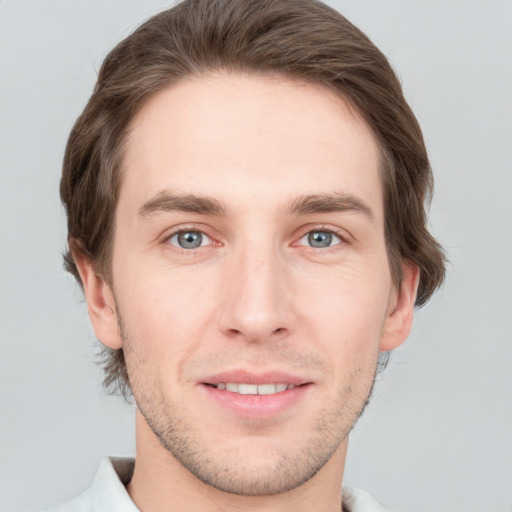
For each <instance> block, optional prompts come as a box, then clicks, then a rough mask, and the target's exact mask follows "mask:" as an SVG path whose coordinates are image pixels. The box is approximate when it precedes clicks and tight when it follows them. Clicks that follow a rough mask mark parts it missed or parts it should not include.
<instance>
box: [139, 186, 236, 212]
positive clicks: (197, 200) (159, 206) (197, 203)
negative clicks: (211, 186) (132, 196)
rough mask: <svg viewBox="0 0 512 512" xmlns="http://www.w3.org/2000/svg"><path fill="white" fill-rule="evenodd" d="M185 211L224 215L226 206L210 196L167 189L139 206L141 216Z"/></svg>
mask: <svg viewBox="0 0 512 512" xmlns="http://www.w3.org/2000/svg"><path fill="white" fill-rule="evenodd" d="M175 211H180V212H187V213H198V214H202V215H225V214H226V208H225V207H224V206H223V205H222V204H221V203H220V202H219V201H217V200H216V199H213V198H211V197H203V196H196V195H194V194H176V193H171V192H168V191H164V192H160V193H159V194H157V195H156V196H154V197H153V198H151V199H149V200H148V201H146V202H145V203H144V204H143V205H142V206H141V207H140V208H139V215H140V216H141V217H148V216H150V215H153V214H156V213H160V212H175Z"/></svg>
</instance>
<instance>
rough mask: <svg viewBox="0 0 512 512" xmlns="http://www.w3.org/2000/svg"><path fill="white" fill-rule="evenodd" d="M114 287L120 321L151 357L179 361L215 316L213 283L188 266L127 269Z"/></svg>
mask: <svg viewBox="0 0 512 512" xmlns="http://www.w3.org/2000/svg"><path fill="white" fill-rule="evenodd" d="M129 275H130V279H129V281H128V280H126V283H128V282H129V285H128V284H127V285H125V286H124V285H123V284H120V285H119V286H118V287H117V288H116V292H117V295H118V298H119V308H120V311H121V314H122V321H123V324H124V325H125V326H126V329H127V331H128V333H129V335H130V337H131V338H132V339H134V340H136V341H137V343H142V344H143V345H144V347H145V348H146V349H148V352H149V353H150V354H151V356H150V357H151V359H154V360H161V359H166V360H167V359H169V362H172V361H175V362H176V361H179V360H180V359H181V357H182V356H180V354H182V355H183V354H186V353H187V352H189V351H191V350H193V347H194V346H195V345H197V343H198V342H199V340H200V339H201V337H203V336H204V334H205V332H204V331H205V329H208V326H209V325H211V322H212V318H213V316H214V311H213V307H214V304H215V300H214V299H213V287H212V286H211V283H210V285H208V286H207V285H206V283H207V282H208V281H207V279H206V276H202V275H201V274H200V273H198V272H195V273H194V271H191V269H184V270H180V272H175V271H171V270H167V271H165V270H162V269H161V268H160V269H151V270H150V271H144V272H139V273H138V272H137V271H136V270H134V271H131V272H130V274H129Z"/></svg>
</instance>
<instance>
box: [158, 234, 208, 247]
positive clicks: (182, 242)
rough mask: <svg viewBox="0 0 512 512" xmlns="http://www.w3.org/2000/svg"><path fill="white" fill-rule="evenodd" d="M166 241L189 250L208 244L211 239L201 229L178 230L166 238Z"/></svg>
mask: <svg viewBox="0 0 512 512" xmlns="http://www.w3.org/2000/svg"><path fill="white" fill-rule="evenodd" d="M167 243H169V244H171V245H175V246H176V247H179V248H180V249H189V250H190V249H197V248H198V247H203V246H205V245H209V244H211V243H212V240H211V239H210V237H208V236H206V235H205V234H204V233H202V232H201V231H194V230H190V231H178V233H175V234H174V235H172V236H171V237H170V238H169V239H168V240H167Z"/></svg>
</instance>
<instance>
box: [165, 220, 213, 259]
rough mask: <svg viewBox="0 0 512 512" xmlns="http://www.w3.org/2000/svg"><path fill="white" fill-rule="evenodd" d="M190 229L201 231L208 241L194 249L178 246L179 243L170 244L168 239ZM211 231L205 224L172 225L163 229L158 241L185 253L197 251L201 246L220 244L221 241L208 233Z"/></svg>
mask: <svg viewBox="0 0 512 512" xmlns="http://www.w3.org/2000/svg"><path fill="white" fill-rule="evenodd" d="M191 231H196V232H198V233H201V234H202V235H203V236H204V237H206V238H207V239H208V240H209V242H208V243H206V244H204V245H200V246H199V247H196V248H195V249H185V248H183V247H180V246H179V245H175V244H171V243H170V240H171V239H172V238H173V237H175V236H177V235H179V234H180V233H187V232H191ZM209 231H211V230H210V229H208V228H207V227H206V226H197V225H187V224H185V225H180V226H174V227H173V228H170V229H168V230H166V231H165V233H164V234H163V235H162V236H161V238H160V242H161V243H163V244H166V245H167V246H171V247H172V248H173V249H176V250H178V251H182V252H186V253H189V254H190V253H193V252H194V251H197V250H198V249H201V248H203V247H207V246H211V245H222V244H221V242H219V241H218V240H216V238H215V237H214V236H213V235H212V234H211V233H209Z"/></svg>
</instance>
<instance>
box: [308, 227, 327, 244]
mask: <svg viewBox="0 0 512 512" xmlns="http://www.w3.org/2000/svg"><path fill="white" fill-rule="evenodd" d="M308 238H309V243H310V245H311V246H312V247H329V246H330V245H331V241H332V235H331V234H330V233H327V231H313V232H312V233H310V234H309V236H308Z"/></svg>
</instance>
